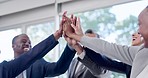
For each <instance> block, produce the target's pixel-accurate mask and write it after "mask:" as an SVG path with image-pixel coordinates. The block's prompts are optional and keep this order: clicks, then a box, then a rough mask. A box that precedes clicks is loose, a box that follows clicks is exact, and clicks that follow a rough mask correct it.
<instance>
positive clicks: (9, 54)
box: [0, 28, 21, 62]
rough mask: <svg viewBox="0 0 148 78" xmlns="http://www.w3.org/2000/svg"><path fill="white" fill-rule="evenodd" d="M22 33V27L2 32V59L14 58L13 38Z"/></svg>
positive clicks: (0, 33)
mask: <svg viewBox="0 0 148 78" xmlns="http://www.w3.org/2000/svg"><path fill="white" fill-rule="evenodd" d="M18 34H21V29H20V28H17V29H10V30H5V31H1V32H0V51H1V54H0V58H1V59H0V61H1V62H2V61H3V60H11V59H13V55H14V54H13V49H12V39H13V37H14V36H16V35H18Z"/></svg>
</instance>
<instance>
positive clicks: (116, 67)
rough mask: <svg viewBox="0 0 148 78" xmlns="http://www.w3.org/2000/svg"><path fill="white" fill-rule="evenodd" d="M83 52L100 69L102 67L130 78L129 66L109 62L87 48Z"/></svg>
mask: <svg viewBox="0 0 148 78" xmlns="http://www.w3.org/2000/svg"><path fill="white" fill-rule="evenodd" d="M85 51H86V56H87V57H89V58H90V59H91V60H92V61H94V62H95V63H97V64H98V65H99V66H100V67H103V68H104V69H108V70H111V71H115V72H119V73H124V74H126V76H127V78H130V72H131V66H130V65H127V64H125V63H122V62H118V61H115V60H111V59H110V58H108V57H106V56H103V55H101V54H98V53H96V52H94V51H93V50H90V49H88V48H85Z"/></svg>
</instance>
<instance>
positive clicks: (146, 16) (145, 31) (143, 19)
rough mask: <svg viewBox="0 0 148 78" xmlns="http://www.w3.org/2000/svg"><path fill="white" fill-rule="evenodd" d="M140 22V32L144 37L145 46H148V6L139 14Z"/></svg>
mask: <svg viewBox="0 0 148 78" xmlns="http://www.w3.org/2000/svg"><path fill="white" fill-rule="evenodd" d="M138 22H139V23H138V24H139V33H140V34H141V35H142V37H143V38H144V44H145V47H148V6H147V7H146V8H145V9H144V10H143V11H142V12H141V13H140V14H139V17H138Z"/></svg>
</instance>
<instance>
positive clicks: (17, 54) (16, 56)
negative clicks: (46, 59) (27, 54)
mask: <svg viewBox="0 0 148 78" xmlns="http://www.w3.org/2000/svg"><path fill="white" fill-rule="evenodd" d="M21 54H22V53H17V52H14V58H18V57H19V56H20V55H21Z"/></svg>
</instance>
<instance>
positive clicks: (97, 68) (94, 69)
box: [78, 56, 104, 76]
mask: <svg viewBox="0 0 148 78" xmlns="http://www.w3.org/2000/svg"><path fill="white" fill-rule="evenodd" d="M78 60H79V61H80V62H81V63H83V64H84V65H85V66H86V67H87V68H88V69H89V71H90V72H91V73H92V74H93V75H94V76H98V75H100V74H102V72H103V71H104V69H103V68H101V67H100V66H98V65H97V64H96V63H95V62H93V61H92V60H91V59H89V58H88V57H87V56H85V57H84V58H83V59H80V58H78Z"/></svg>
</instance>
